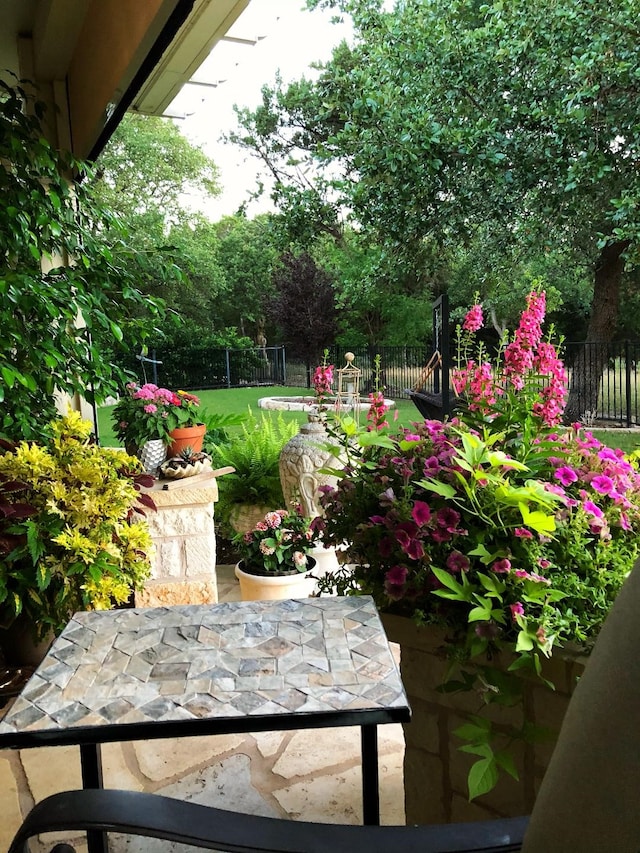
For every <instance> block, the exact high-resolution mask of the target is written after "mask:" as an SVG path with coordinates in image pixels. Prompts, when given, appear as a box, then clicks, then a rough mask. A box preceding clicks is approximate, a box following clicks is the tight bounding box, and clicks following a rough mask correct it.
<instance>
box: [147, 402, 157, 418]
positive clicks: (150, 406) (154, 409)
mask: <svg viewBox="0 0 640 853" xmlns="http://www.w3.org/2000/svg"><path fill="white" fill-rule="evenodd" d="M144 411H145V412H146V413H147V414H148V415H155V413H156V412H157V411H158V407H157V406H154V405H153V403H149V404H148V405H146V406H144Z"/></svg>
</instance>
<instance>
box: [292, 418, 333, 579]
mask: <svg viewBox="0 0 640 853" xmlns="http://www.w3.org/2000/svg"><path fill="white" fill-rule="evenodd" d="M327 444H332V445H334V446H336V447H337V446H338V444H339V442H338V441H337V439H334V438H332V437H331V436H330V435H329V434H328V433H327V430H326V427H325V425H324V423H323V422H322V421H321V420H319V418H318V416H316V415H309V422H308V423H306V424H302V426H301V427H300V432H299V433H298V434H297V435H294V436H293V438H291V439H289V441H288V442H287V443H286V444H285V446H284V447H283V448H282V450H281V452H280V482H281V484H282V492H283V494H284V499H285V502H286V504H287V506H290V505H291V504H292V503H293V502H294V501H300V504H301V505H302V512H303V514H304V515H306V516H307V517H308V518H316V516H318V515H322V511H321V509H320V506H319V504H318V496H319V494H320V492H319V489H320V486H335V485H336V484H337V482H338V478H337V477H334V476H332V475H331V474H321V473H320V469H321V468H329V467H333V468H335V467H337V466H338V465H339V464H340V463H339V461H338V460H337V459H336V457H335V456H334V455H333V454H332V453H331V451H330V450H327V447H326V445H327ZM311 553H312V555H313V557H314V559H315V561H316V569H315V572H314V574H315V575H316V577H319V576H320V575H324V574H327V572H332V571H336V570H337V569H338V568H339V563H338V559H337V557H336V551H335V548H324V547H323V545H322V544H321V543H320V542H318V543H316V546H315V547H314V549H313V551H312V552H311Z"/></svg>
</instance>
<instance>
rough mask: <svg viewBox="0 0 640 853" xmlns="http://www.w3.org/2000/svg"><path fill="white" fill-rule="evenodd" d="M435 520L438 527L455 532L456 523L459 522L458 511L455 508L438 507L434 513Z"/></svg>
mask: <svg viewBox="0 0 640 853" xmlns="http://www.w3.org/2000/svg"><path fill="white" fill-rule="evenodd" d="M436 520H437V522H438V526H439V527H444V528H445V530H446V531H447V533H457V532H458V524H459V522H460V513H459V512H457V510H455V509H450V508H448V507H444V508H443V509H439V510H438V512H437V514H436Z"/></svg>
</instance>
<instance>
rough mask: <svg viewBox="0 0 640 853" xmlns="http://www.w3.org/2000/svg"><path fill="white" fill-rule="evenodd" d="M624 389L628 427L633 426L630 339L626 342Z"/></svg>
mask: <svg viewBox="0 0 640 853" xmlns="http://www.w3.org/2000/svg"><path fill="white" fill-rule="evenodd" d="M624 391H625V397H626V398H627V400H626V402H627V405H626V409H627V427H630V426H631V357H630V353H629V341H628V340H626V341H625V342H624Z"/></svg>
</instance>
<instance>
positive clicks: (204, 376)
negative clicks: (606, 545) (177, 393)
mask: <svg viewBox="0 0 640 853" xmlns="http://www.w3.org/2000/svg"><path fill="white" fill-rule="evenodd" d="M347 351H348V350H347V348H346V347H336V346H334V347H331V348H330V350H329V362H330V363H332V364H334V365H335V367H336V368H339V367H343V366H344V365H345V354H346V352H347ZM352 352H353V353H354V355H355V362H354V363H355V365H356V366H357V367H358V368H360V370H361V371H362V378H361V394H362V395H363V396H364V395H366V394H367V393H369V391H372V390H373V389H374V387H375V383H376V377H375V361H376V356H379V357H380V376H379V381H380V384H381V386H382V387H384V391H385V394H386V395H387V396H388V397H391V398H394V399H408V396H409V395H408V391H409V390H410V389H412V388H414V387H415V386H416V383H418V382H419V381H420V379H421V376H422V373H423V370H424V368H425V366H426V364H427V363H428V361H429V359H430V357H431V355H432V351H431V347H429V346H424V347H415V346H414V347H410V346H396V347H354V348H353V349H352ZM563 357H564V360H565V363H566V366H567V371H568V375H569V390H570V391H571V390H572V388H573V389H574V393H577V394H578V397H577V411H578V412H579V413H580V419H581V420H582V421H583V422H585V423H589V422H592V423H595V422H603V421H606V422H611V423H615V424H618V425H620V426H635V425H640V393H639V389H638V376H637V371H636V366H637V365H638V364H640V342H636V341H618V342H613V343H607V344H600V343H592V342H590V343H581V342H568V343H565V344H564V352H563ZM155 361H156V364H155V365H154V364H153V362H152V361H147V362H144V363H142V364H141V363H140V361H138V362H137V363H136V368H137V369H136V372H137V373H138V374H139V375H141V378H142V379H145V380H149V381H151V380H152V379H153V377H154V372H153V371H154V370H155V371H157V374H156V375H157V381H158V382H159V384H162V385H166V386H168V387H170V388H184V389H186V390H196V389H204V388H234V387H241V386H244V385H247V386H255V385H288V386H290V387H298V388H299V387H305V386H306V387H309V385H310V376H311V369H310V367H309V366H307V365H304V364H303V363H300V362H296V361H291V362H288V361H287V358H286V350H285V347H284V346H275V347H264V348H255V349H242V350H235V349H206V348H198V347H194V348H193V349H188V350H187V349H185V348H182V347H181V348H180V349H179V350H176V351H173V350H171V349H169V348H167V349H163V350H162V352H161V353H158V354H157V357H155ZM313 366H315V365H313ZM313 366H312V367H313ZM600 367H602V370H601V374H600V376H601V379H600V383H599V392H598V395H597V401H596V402H594V399H593V398H591V399H589V398H588V394H586V393H585V395H584V398H582V396H581V394H582V391H578V390H576V388H577V386H576V387H574V385H576V383H574V379H575V378H576V377H577V376H578V373H579V372H580V371H583V372H584V371H585V370H586V371H587V372H590V373H591V374H596V375H597V373H598V371H599V369H600ZM434 378H435V376H433V375H432V376H431V377H430V378H429V379H428V381H427V383H426V386H425V390H427V391H431V390H433V381H434Z"/></svg>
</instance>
